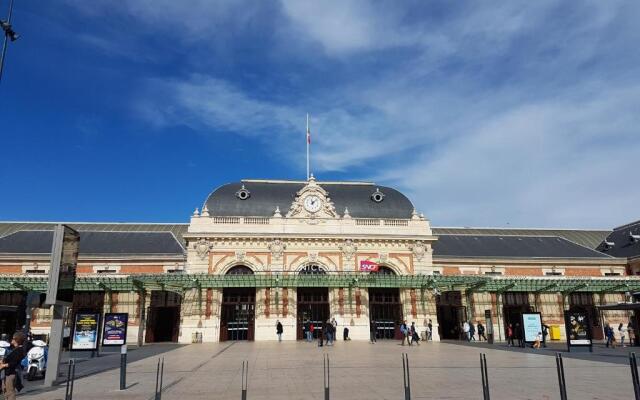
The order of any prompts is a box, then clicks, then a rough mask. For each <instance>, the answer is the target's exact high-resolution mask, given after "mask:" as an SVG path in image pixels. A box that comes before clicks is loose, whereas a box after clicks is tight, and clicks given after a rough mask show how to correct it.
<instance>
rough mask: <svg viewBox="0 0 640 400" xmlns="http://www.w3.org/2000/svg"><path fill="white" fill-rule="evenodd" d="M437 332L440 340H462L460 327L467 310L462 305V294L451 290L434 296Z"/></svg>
mask: <svg viewBox="0 0 640 400" xmlns="http://www.w3.org/2000/svg"><path fill="white" fill-rule="evenodd" d="M436 312H437V316H438V324H439V327H438V330H439V332H438V333H439V334H440V338H441V339H454V340H460V339H462V325H463V324H464V321H465V320H466V319H467V310H466V309H465V308H464V306H463V305H462V292H460V291H459V290H451V291H447V292H442V293H441V294H439V295H437V296H436Z"/></svg>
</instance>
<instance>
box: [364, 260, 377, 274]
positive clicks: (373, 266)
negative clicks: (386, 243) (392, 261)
mask: <svg viewBox="0 0 640 400" xmlns="http://www.w3.org/2000/svg"><path fill="white" fill-rule="evenodd" d="M379 267H380V266H379V265H378V264H377V263H375V262H373V261H369V260H362V261H360V272H378V268H379Z"/></svg>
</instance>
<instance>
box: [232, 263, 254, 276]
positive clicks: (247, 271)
mask: <svg viewBox="0 0 640 400" xmlns="http://www.w3.org/2000/svg"><path fill="white" fill-rule="evenodd" d="M227 275H253V271H252V270H251V268H249V267H247V266H246V265H236V266H235V267H232V268H230V269H229V271H227Z"/></svg>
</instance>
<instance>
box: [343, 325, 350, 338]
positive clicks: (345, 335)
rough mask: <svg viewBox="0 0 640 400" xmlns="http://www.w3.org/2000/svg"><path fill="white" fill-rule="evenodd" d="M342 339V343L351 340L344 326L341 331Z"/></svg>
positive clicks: (347, 329)
mask: <svg viewBox="0 0 640 400" xmlns="http://www.w3.org/2000/svg"><path fill="white" fill-rule="evenodd" d="M342 339H343V340H344V341H347V340H351V338H350V337H349V328H347V327H346V326H345V327H344V329H343V330H342Z"/></svg>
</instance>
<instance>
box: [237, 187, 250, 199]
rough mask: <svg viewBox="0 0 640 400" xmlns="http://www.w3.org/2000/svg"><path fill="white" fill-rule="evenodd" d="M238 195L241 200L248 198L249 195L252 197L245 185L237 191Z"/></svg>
mask: <svg viewBox="0 0 640 400" xmlns="http://www.w3.org/2000/svg"><path fill="white" fill-rule="evenodd" d="M236 197H237V198H239V199H240V200H246V199H248V198H249V197H251V192H250V191H248V190H247V189H246V188H245V187H244V185H242V188H240V190H238V191H237V192H236Z"/></svg>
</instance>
